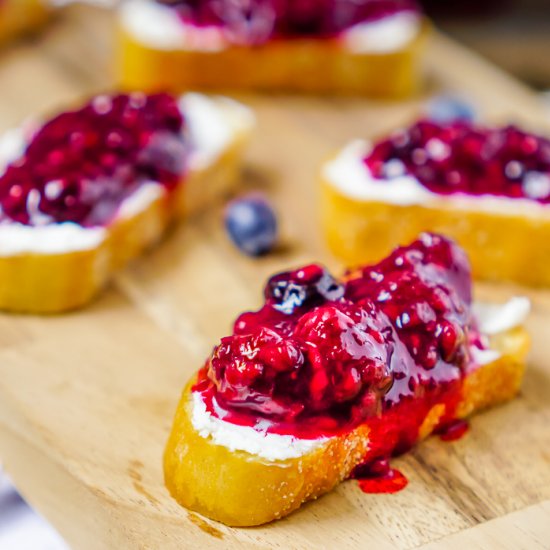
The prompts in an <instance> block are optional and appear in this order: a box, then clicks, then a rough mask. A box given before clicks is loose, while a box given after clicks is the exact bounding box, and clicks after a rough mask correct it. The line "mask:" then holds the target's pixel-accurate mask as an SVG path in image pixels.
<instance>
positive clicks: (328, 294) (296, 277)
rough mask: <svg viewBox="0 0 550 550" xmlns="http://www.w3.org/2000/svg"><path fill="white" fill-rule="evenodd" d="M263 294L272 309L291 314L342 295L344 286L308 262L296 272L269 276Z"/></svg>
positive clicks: (322, 269)
mask: <svg viewBox="0 0 550 550" xmlns="http://www.w3.org/2000/svg"><path fill="white" fill-rule="evenodd" d="M264 295H265V298H266V300H267V301H268V302H269V303H270V304H271V305H272V307H273V308H275V309H277V310H278V311H280V312H282V313H286V314H287V315H291V314H292V313H294V311H295V310H296V309H298V308H301V307H305V306H308V307H315V306H317V305H321V304H323V303H325V302H332V301H337V300H339V299H340V298H342V296H343V295H344V287H343V285H341V284H340V283H338V282H337V281H336V280H335V279H334V278H333V277H332V275H331V274H330V273H329V272H328V271H327V270H326V269H325V268H323V267H321V266H320V265H317V264H312V265H309V266H306V267H303V268H302V269H298V270H297V271H288V272H285V273H279V274H277V275H274V276H273V277H271V279H269V281H268V283H267V285H266V287H265V290H264Z"/></svg>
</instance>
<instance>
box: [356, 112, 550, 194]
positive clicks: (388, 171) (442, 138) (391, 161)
mask: <svg viewBox="0 0 550 550" xmlns="http://www.w3.org/2000/svg"><path fill="white" fill-rule="evenodd" d="M364 162H365V164H366V166H367V167H368V169H369V170H370V172H371V173H372V175H373V176H374V177H375V178H379V179H382V180H391V179H393V178H396V177H400V176H403V175H410V176H413V177H414V178H416V179H417V180H418V181H419V182H420V183H421V184H422V185H424V186H425V187H427V188H428V189H429V190H430V191H432V192H434V193H439V194H443V195H449V194H452V193H466V194H469V195H485V194H488V195H494V196H501V197H510V198H526V199H532V200H535V201H538V202H541V203H548V202H550V140H549V139H547V138H544V137H542V136H537V135H534V134H529V133H527V132H524V131H522V130H520V129H519V128H516V127H515V126H506V127H503V128H483V127H481V126H475V125H474V124H472V123H471V122H468V121H466V120H453V121H451V122H447V123H445V122H436V121H434V120H421V121H419V122H417V123H416V124H414V125H413V126H411V127H410V128H408V129H406V130H403V131H399V132H397V133H395V134H394V135H392V136H391V137H390V138H388V139H386V140H384V141H381V142H380V143H378V144H377V145H375V147H374V148H373V150H372V152H371V153H370V154H369V156H368V157H367V158H365V160H364ZM382 184H383V182H381V185H382Z"/></svg>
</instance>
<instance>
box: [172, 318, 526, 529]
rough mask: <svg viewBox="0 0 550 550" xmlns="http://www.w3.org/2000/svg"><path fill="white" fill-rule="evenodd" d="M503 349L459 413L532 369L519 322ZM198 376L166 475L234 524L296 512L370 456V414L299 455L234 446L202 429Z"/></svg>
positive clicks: (496, 344)
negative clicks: (196, 411) (195, 418)
mask: <svg viewBox="0 0 550 550" xmlns="http://www.w3.org/2000/svg"><path fill="white" fill-rule="evenodd" d="M491 347H492V348H494V349H495V350H497V351H498V352H499V353H500V354H501V356H500V357H499V358H498V359H497V360H495V361H493V362H492V363H488V364H486V365H483V366H481V367H478V368H475V369H474V370H472V371H471V372H469V373H468V374H467V376H466V379H465V381H464V385H463V395H462V399H461V402H460V404H459V406H458V410H457V415H458V417H459V418H464V417H466V416H469V415H471V414H473V413H475V412H477V411H479V410H481V409H484V408H487V407H491V406H493V405H496V404H498V403H501V402H503V401H506V400H508V399H511V398H512V397H513V396H514V395H515V394H516V393H517V392H518V391H519V388H520V385H521V381H522V378H523V373H524V370H525V359H526V355H527V352H528V349H529V336H528V334H527V332H526V331H525V330H524V329H523V328H515V329H512V330H510V331H508V332H506V333H504V334H501V335H499V336H497V337H495V338H493V339H492V341H491ZM191 386H192V382H191V383H190V384H189V385H188V386H187V387H186V388H185V390H184V392H183V396H182V398H181V401H180V404H179V406H178V409H177V412H176V417H175V420H174V424H173V428H172V432H171V435H170V438H169V440H168V444H167V447H166V451H165V455H164V474H165V482H166V486H167V487H168V490H169V491H170V493H171V494H172V496H173V497H174V498H175V499H176V500H177V501H178V502H179V503H180V504H181V505H182V506H185V507H186V508H189V509H191V510H194V511H196V512H199V513H201V514H203V515H205V516H207V517H209V518H211V519H214V520H217V521H220V522H222V523H225V524H226V525H230V526H235V527H237V526H239V527H247V526H254V525H261V524H263V523H267V522H270V521H272V520H275V519H279V518H281V517H284V516H286V515H288V514H290V513H291V512H292V511H294V510H296V509H297V508H299V507H300V506H301V505H302V504H303V503H304V502H306V501H308V500H311V499H314V498H317V497H319V496H321V495H322V494H324V493H327V492H329V491H330V490H332V489H333V488H334V487H335V486H336V485H337V484H338V483H340V482H341V481H343V480H344V479H346V478H348V477H349V475H350V474H351V471H352V470H353V468H354V467H355V466H356V465H358V464H360V463H361V462H363V460H364V459H365V457H366V456H367V457H368V446H369V423H368V421H367V422H366V423H365V424H363V425H361V426H359V427H358V428H356V429H354V430H353V431H351V432H349V433H348V434H346V435H343V436H338V437H334V438H331V439H329V440H328V442H327V443H326V444H325V445H323V446H321V447H319V448H318V449H316V450H315V451H313V452H311V453H308V454H306V455H304V456H302V457H300V458H293V459H288V460H282V461H281V460H280V461H268V460H265V459H262V458H260V457H258V456H256V455H252V454H249V453H247V452H244V451H230V450H229V449H228V448H226V447H224V446H221V445H215V444H214V443H212V440H211V439H210V438H209V437H202V436H201V435H200V434H199V433H198V432H197V431H196V430H195V429H194V427H193V425H192V421H191V414H192V400H191V395H192V393H191ZM444 413H445V405H444V404H442V403H441V404H436V405H435V406H434V407H433V408H432V409H431V410H430V411H429V412H428V414H427V415H426V417H425V419H424V423H423V424H422V426H421V427H420V431H419V440H420V439H423V438H425V437H427V436H428V435H430V434H431V433H432V432H433V430H434V429H435V428H436V426H437V424H438V421H439V419H440V418H441V416H442V415H443V414H444Z"/></svg>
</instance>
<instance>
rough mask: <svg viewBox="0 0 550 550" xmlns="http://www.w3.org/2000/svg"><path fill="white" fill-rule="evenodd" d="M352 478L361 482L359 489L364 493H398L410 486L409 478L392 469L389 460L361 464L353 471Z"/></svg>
mask: <svg viewBox="0 0 550 550" xmlns="http://www.w3.org/2000/svg"><path fill="white" fill-rule="evenodd" d="M351 477H352V478H353V479H357V480H358V481H359V488H360V489H361V491H363V492H364V493H386V494H391V493H397V492H399V491H401V490H402V489H404V488H405V487H406V486H407V484H408V480H407V478H406V477H405V476H404V475H403V474H402V473H401V472H400V471H399V470H396V469H395V468H392V467H391V466H390V462H389V460H387V459H379V460H374V461H372V462H366V463H365V464H360V465H359V466H357V467H356V468H355V469H354V470H353V473H352V474H351Z"/></svg>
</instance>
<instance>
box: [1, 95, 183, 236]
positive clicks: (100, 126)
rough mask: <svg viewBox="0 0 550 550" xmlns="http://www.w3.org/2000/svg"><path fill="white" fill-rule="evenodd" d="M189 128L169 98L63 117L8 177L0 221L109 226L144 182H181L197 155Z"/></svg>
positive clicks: (133, 99) (124, 98)
mask: <svg viewBox="0 0 550 550" xmlns="http://www.w3.org/2000/svg"><path fill="white" fill-rule="evenodd" d="M183 128H184V119H183V116H182V114H181V112H180V109H179V107H178V103H177V99H176V98H174V97H172V96H170V95H167V94H156V95H149V96H147V95H145V94H141V93H134V94H129V95H125V94H119V95H101V96H97V97H95V98H94V99H92V101H90V102H89V103H88V104H87V105H85V106H84V107H82V108H80V109H78V110H75V111H70V112H66V113H63V114H61V115H59V116H57V117H55V118H54V119H52V120H50V121H49V122H47V123H46V124H44V125H43V126H42V127H41V128H39V129H38V130H37V131H36V132H35V133H34V135H32V136H31V138H30V141H29V143H28V145H27V146H26V149H25V151H24V152H23V153H22V154H21V156H20V157H19V158H18V159H17V160H15V161H14V162H12V163H11V164H10V165H8V166H7V168H6V170H5V172H4V173H3V174H2V175H1V176H0V207H1V208H0V222H10V221H11V222H17V223H21V224H25V225H43V224H46V223H62V222H74V223H77V224H79V225H82V226H84V227H90V226H101V225H105V224H107V223H109V222H110V221H111V220H112V218H113V217H114V216H115V215H116V211H117V209H118V207H119V206H120V204H121V202H122V201H123V200H124V199H125V198H126V197H127V196H129V195H130V194H132V193H133V192H134V191H135V190H136V189H137V188H138V187H139V186H141V185H142V184H143V183H145V182H148V181H154V182H156V183H159V184H161V185H163V186H165V187H166V188H167V189H168V190H172V189H173V188H174V187H175V186H176V185H177V184H178V183H179V181H180V179H181V177H182V175H183V173H184V170H185V165H186V156H187V151H188V149H189V147H188V144H187V143H186V140H185V139H184V134H183V132H182V131H183Z"/></svg>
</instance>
